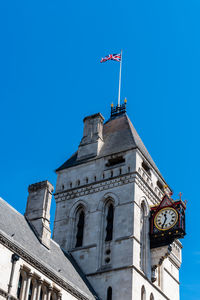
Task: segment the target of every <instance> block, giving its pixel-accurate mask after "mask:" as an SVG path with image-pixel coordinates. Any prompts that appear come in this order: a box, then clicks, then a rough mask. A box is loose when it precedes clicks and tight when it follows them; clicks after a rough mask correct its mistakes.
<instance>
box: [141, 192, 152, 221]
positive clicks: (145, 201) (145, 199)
mask: <svg viewBox="0 0 200 300" xmlns="http://www.w3.org/2000/svg"><path fill="white" fill-rule="evenodd" d="M142 204H143V205H144V206H145V216H148V215H149V212H150V210H149V204H148V201H147V198H146V197H145V196H142V197H141V198H140V201H139V206H140V207H141V206H142Z"/></svg>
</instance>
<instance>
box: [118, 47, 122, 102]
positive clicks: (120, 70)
mask: <svg viewBox="0 0 200 300" xmlns="http://www.w3.org/2000/svg"><path fill="white" fill-rule="evenodd" d="M121 73H122V50H121V60H120V69H119V92H118V107H119V106H120V92H121Z"/></svg>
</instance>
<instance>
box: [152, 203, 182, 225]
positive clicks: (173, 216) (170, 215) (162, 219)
mask: <svg viewBox="0 0 200 300" xmlns="http://www.w3.org/2000/svg"><path fill="white" fill-rule="evenodd" d="M177 220H178V213H177V211H176V210H175V209H174V208H172V207H165V208H163V209H161V210H160V211H159V212H158V213H157V214H156V216H155V218H154V224H155V226H156V227H157V228H158V229H159V230H168V229H170V228H172V227H173V226H174V225H175V224H176V222H177Z"/></svg>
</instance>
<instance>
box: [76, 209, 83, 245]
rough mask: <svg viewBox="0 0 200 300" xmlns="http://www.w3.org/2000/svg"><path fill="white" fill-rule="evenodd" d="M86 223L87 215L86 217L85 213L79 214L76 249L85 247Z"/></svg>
mask: <svg viewBox="0 0 200 300" xmlns="http://www.w3.org/2000/svg"><path fill="white" fill-rule="evenodd" d="M84 222H85V215H84V212H83V211H81V212H80V214H79V218H78V223H77V234H76V246H75V247H81V246H82V245H83V230H84Z"/></svg>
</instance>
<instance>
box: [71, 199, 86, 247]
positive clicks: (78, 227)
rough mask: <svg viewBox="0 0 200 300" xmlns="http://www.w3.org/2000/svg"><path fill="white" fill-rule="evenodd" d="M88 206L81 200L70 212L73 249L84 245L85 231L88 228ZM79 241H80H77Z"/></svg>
mask: <svg viewBox="0 0 200 300" xmlns="http://www.w3.org/2000/svg"><path fill="white" fill-rule="evenodd" d="M88 213H89V209H88V205H87V203H86V202H85V201H83V200H79V201H77V202H76V203H74V205H73V206H72V207H71V209H70V212H69V218H70V224H71V225H70V227H71V238H70V240H71V242H70V245H71V248H74V247H81V246H82V245H83V243H84V231H85V228H86V220H87V215H88ZM77 239H79V241H77Z"/></svg>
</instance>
